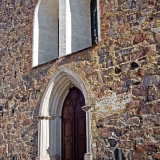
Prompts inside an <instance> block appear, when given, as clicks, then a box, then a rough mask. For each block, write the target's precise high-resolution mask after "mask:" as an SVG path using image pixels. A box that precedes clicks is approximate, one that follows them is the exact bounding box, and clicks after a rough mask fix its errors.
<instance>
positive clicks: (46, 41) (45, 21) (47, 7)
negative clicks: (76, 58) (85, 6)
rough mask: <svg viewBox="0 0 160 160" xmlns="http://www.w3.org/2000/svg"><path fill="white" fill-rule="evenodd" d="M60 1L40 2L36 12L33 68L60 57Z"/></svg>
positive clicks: (43, 0) (39, 0) (44, 0)
mask: <svg viewBox="0 0 160 160" xmlns="http://www.w3.org/2000/svg"><path fill="white" fill-rule="evenodd" d="M58 17H59V0H38V3H37V5H36V8H35V12H34V23H33V26H34V29H33V54H32V66H33V67H35V66H37V65H39V64H43V63H45V62H48V61H50V60H53V59H55V58H57V57H58V34H59V33H58Z"/></svg>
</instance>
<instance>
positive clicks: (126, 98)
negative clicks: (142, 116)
mask: <svg viewBox="0 0 160 160" xmlns="http://www.w3.org/2000/svg"><path fill="white" fill-rule="evenodd" d="M131 101H132V94H126V93H123V94H118V95H116V93H112V95H111V96H108V97H105V98H103V99H101V100H99V101H96V103H95V107H96V108H97V107H98V108H99V111H100V112H109V111H110V110H111V111H119V110H123V109H124V108H125V104H126V103H129V102H131Z"/></svg>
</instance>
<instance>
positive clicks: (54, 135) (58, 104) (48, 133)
mask: <svg viewBox="0 0 160 160" xmlns="http://www.w3.org/2000/svg"><path fill="white" fill-rule="evenodd" d="M73 85H75V86H76V87H77V88H79V89H80V90H81V91H82V93H83V95H84V99H85V105H86V106H89V105H90V97H89V95H88V91H87V86H85V83H84V81H83V80H82V79H81V78H80V77H79V75H78V74H77V73H75V72H73V71H72V70H69V69H67V68H65V67H62V68H60V69H59V70H58V71H57V72H56V73H55V74H54V76H53V77H52V79H51V80H50V82H49V84H48V86H47V88H46V90H45V92H44V94H43V97H42V100H41V104H40V109H39V115H38V116H40V117H43V116H44V117H50V116H53V117H55V119H54V120H51V119H50V120H49V119H39V123H38V137H39V138H38V139H39V142H38V144H39V146H38V147H39V148H38V156H39V158H40V160H41V159H43V157H47V158H50V159H51V157H57V156H58V157H59V158H60V157H61V118H60V116H61V112H62V107H63V102H64V99H65V97H66V95H67V93H68V91H69V88H70V87H71V86H73ZM90 127H91V126H90V111H89V110H88V111H86V131H87V132H86V139H87V140H86V141H87V153H86V155H88V154H89V153H90V152H91V144H90V143H91V142H90V138H91V129H90ZM45 159H46V158H44V160H45ZM54 159H56V158H54Z"/></svg>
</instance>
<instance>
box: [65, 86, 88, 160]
mask: <svg viewBox="0 0 160 160" xmlns="http://www.w3.org/2000/svg"><path fill="white" fill-rule="evenodd" d="M84 105H85V101H84V96H83V94H82V92H81V91H80V90H79V89H78V88H76V87H72V88H71V89H70V91H69V93H68V95H67V96H66V99H65V101H64V104H63V110H62V159H63V160H84V154H85V153H86V115H85V112H84V111H83V110H82V108H81V107H83V106H84Z"/></svg>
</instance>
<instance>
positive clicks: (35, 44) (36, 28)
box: [32, 0, 41, 67]
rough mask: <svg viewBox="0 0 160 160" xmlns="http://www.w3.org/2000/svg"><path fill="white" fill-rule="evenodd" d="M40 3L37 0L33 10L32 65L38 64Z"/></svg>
mask: <svg viewBox="0 0 160 160" xmlns="http://www.w3.org/2000/svg"><path fill="white" fill-rule="evenodd" d="M40 4H41V0H38V2H37V5H36V8H35V11H34V20H33V48H32V49H33V53H32V67H35V66H37V65H38V48H39V46H38V45H39V41H38V39H39V22H38V10H39V6H40Z"/></svg>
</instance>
